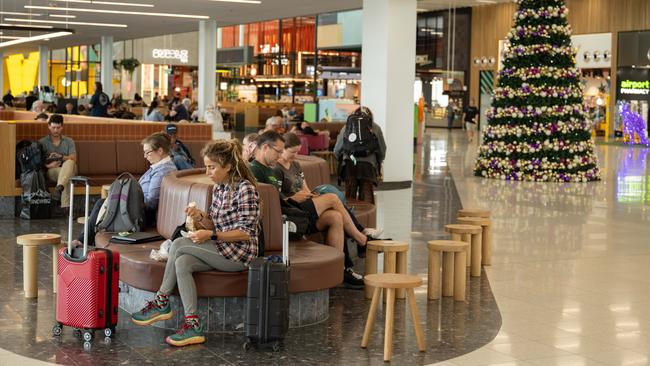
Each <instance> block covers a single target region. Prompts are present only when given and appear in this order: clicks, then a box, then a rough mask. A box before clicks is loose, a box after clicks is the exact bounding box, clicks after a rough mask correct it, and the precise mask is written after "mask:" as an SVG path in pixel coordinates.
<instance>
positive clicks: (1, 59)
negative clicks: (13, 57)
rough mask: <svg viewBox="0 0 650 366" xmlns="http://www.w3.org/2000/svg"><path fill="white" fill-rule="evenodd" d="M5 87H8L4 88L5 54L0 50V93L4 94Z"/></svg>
mask: <svg viewBox="0 0 650 366" xmlns="http://www.w3.org/2000/svg"><path fill="white" fill-rule="evenodd" d="M7 89H9V88H5V55H4V53H2V51H0V94H2V95H5V93H6V92H7ZM14 93H16V92H15V91H14Z"/></svg>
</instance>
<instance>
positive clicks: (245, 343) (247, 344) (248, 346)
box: [243, 341, 253, 351]
mask: <svg viewBox="0 0 650 366" xmlns="http://www.w3.org/2000/svg"><path fill="white" fill-rule="evenodd" d="M252 346H253V345H252V344H251V342H250V341H246V342H244V347H243V348H244V351H248V350H249V349H251V347H252Z"/></svg>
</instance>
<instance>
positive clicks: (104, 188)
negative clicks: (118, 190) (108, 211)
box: [91, 184, 111, 209]
mask: <svg viewBox="0 0 650 366" xmlns="http://www.w3.org/2000/svg"><path fill="white" fill-rule="evenodd" d="M110 190H111V185H110V184H104V185H103V186H102V198H103V199H106V198H107V197H108V191H110ZM91 209H92V207H91Z"/></svg>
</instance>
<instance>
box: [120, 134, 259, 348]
mask: <svg viewBox="0 0 650 366" xmlns="http://www.w3.org/2000/svg"><path fill="white" fill-rule="evenodd" d="M201 155H202V156H203V161H204V163H205V167H206V175H207V176H208V177H210V179H211V180H212V181H213V182H214V183H215V185H214V188H213V191H212V205H211V206H210V212H209V215H210V218H211V219H212V221H213V222H214V227H215V230H214V231H210V230H197V231H194V232H191V233H190V234H189V236H188V237H187V238H178V239H176V240H174V242H173V243H172V246H171V248H170V250H169V259H168V260H167V265H166V266H165V275H164V277H163V281H162V285H161V286H160V289H159V290H158V293H157V294H156V297H155V299H154V300H153V301H149V302H147V304H146V306H145V307H144V308H143V309H142V310H141V311H139V312H137V313H134V314H133V315H132V320H133V322H135V323H136V324H139V325H148V324H151V323H154V322H157V321H159V320H167V319H170V318H171V317H172V316H173V312H172V309H171V306H170V304H169V294H170V293H171V292H172V291H173V290H174V287H175V286H176V285H178V292H180V295H181V300H182V302H183V307H184V308H185V324H183V326H182V327H181V329H180V330H179V331H178V332H176V334H173V335H171V336H169V337H167V338H166V339H165V341H166V342H167V343H169V344H171V345H174V346H186V345H190V344H197V343H203V342H205V336H204V335H203V329H204V327H203V326H202V325H201V323H200V321H199V317H198V315H197V294H196V285H195V284H194V278H193V277H192V273H193V272H202V271H211V270H215V269H216V270H219V271H224V272H239V271H244V270H246V268H247V266H248V264H249V263H250V262H251V261H252V260H253V258H255V257H257V253H258V241H257V234H258V230H259V225H258V224H259V220H260V205H259V194H258V193H257V187H256V182H255V178H254V177H253V176H252V174H251V172H250V170H248V166H247V165H246V162H245V161H244V159H243V158H242V147H241V145H240V144H239V142H238V141H237V140H230V141H225V140H218V141H211V142H209V143H208V144H207V145H206V146H205V147H204V148H203V151H201ZM194 210H196V208H195V207H188V208H186V210H185V212H187V214H188V215H191V214H193V213H194Z"/></svg>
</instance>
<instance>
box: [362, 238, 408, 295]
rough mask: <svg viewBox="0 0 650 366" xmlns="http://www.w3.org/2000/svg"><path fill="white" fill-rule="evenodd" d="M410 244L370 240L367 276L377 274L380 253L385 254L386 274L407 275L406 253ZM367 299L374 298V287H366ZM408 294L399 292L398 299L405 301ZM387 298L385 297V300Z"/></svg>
mask: <svg viewBox="0 0 650 366" xmlns="http://www.w3.org/2000/svg"><path fill="white" fill-rule="evenodd" d="M408 250H409V244H408V243H405V242H403V241H395V240H370V241H368V243H367V244H366V275H369V274H375V273H377V259H378V256H379V253H382V252H383V253H384V273H404V274H405V273H406V253H407V252H408ZM365 292H366V299H370V298H372V296H373V289H372V287H368V285H366V288H365ZM405 297H406V294H405V292H404V290H403V289H398V290H397V298H398V299H403V298H405ZM385 298H386V296H384V300H385Z"/></svg>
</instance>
